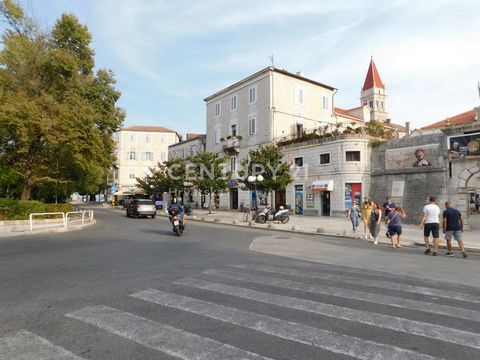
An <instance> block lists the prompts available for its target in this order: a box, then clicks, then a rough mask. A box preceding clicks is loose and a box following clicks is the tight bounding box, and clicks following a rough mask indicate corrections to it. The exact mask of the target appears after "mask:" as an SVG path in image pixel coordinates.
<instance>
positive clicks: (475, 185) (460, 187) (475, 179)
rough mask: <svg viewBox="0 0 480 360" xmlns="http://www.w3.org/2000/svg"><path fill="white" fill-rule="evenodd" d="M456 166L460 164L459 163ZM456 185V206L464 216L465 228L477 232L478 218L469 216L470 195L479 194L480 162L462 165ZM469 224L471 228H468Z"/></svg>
mask: <svg viewBox="0 0 480 360" xmlns="http://www.w3.org/2000/svg"><path fill="white" fill-rule="evenodd" d="M465 161H468V160H465ZM457 164H460V162H458V163H457ZM456 185H457V186H456V188H457V196H458V198H457V200H458V201H457V202H456V205H457V206H458V209H459V210H460V211H461V212H462V214H463V215H464V220H465V225H466V226H465V228H466V229H467V230H470V229H471V230H478V229H477V227H478V226H479V224H477V223H478V216H474V217H471V214H470V207H471V205H470V193H471V192H472V191H474V192H477V193H478V192H480V162H471V163H470V164H468V163H464V168H463V170H462V171H461V172H460V174H459V175H458V177H457V184H456ZM454 203H455V201H454ZM470 224H471V225H472V227H470Z"/></svg>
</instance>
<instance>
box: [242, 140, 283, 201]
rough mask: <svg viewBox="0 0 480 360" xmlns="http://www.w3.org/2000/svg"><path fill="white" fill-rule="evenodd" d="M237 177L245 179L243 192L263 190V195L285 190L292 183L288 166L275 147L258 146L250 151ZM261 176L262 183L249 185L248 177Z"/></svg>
mask: <svg viewBox="0 0 480 360" xmlns="http://www.w3.org/2000/svg"><path fill="white" fill-rule="evenodd" d="M241 165H242V171H240V172H239V175H240V176H241V177H242V178H244V179H245V181H244V184H243V190H254V189H257V190H263V191H264V192H265V194H266V195H267V198H268V194H270V193H272V192H273V191H275V190H280V189H285V188H286V187H287V186H288V185H289V184H290V183H291V182H292V181H293V177H292V175H291V174H290V166H289V165H288V163H286V162H285V161H284V160H283V154H282V152H281V151H280V149H279V148H278V147H277V146H275V145H266V146H260V147H258V148H257V149H255V150H250V152H249V156H248V158H247V159H245V160H243V161H242V163H241ZM259 174H261V175H262V176H263V181H261V182H258V183H256V185H255V184H251V183H249V182H248V181H247V179H248V176H250V175H259Z"/></svg>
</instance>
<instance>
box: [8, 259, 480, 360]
mask: <svg viewBox="0 0 480 360" xmlns="http://www.w3.org/2000/svg"><path fill="white" fill-rule="evenodd" d="M370 275H372V276H370ZM412 281H413V280H412ZM353 285H355V286H354V287H353ZM163 287H164V288H165V286H163ZM164 288H163V289H162V287H161V286H154V287H152V288H149V289H144V290H140V291H136V292H133V293H131V294H127V296H126V298H128V299H132V300H135V301H137V302H140V303H142V304H149V306H151V307H153V309H155V311H156V312H159V313H165V312H168V311H172V312H181V313H182V314H183V315H182V317H187V318H189V317H191V318H192V321H199V320H198V319H205V321H213V323H212V324H211V326H215V324H217V323H218V324H225V326H229V327H233V328H234V329H236V331H240V332H241V333H243V334H248V335H250V338H251V337H252V336H253V337H254V338H255V339H257V342H258V344H253V345H252V346H247V345H248V344H247V345H245V346H241V344H240V345H239V343H238V342H237V343H232V342H231V341H230V342H229V341H228V337H226V338H224V337H223V336H218V334H217V333H215V332H212V333H209V335H206V334H205V333H202V332H201V331H196V329H195V328H193V329H186V328H185V326H183V325H182V323H181V322H178V324H177V323H175V324H174V325H172V324H171V323H170V324H168V323H163V322H162V320H159V319H158V318H157V317H155V316H148V315H149V314H144V313H142V311H140V310H139V309H138V308H135V307H134V306H133V305H130V307H129V306H125V307H119V306H117V307H116V306H113V305H112V304H96V305H90V306H87V307H83V308H79V309H76V310H74V311H71V312H69V313H66V314H64V316H63V319H64V322H65V324H66V325H65V326H68V325H69V324H70V325H72V326H73V324H75V326H81V327H82V328H83V327H84V328H85V329H92V328H93V329H96V331H98V332H99V333H100V334H108V336H112V335H113V336H115V337H118V338H119V339H122V341H130V342H133V343H136V344H138V345H139V346H142V347H146V348H148V349H151V350H152V351H154V352H158V354H159V358H162V357H161V356H162V355H161V354H164V356H165V358H171V357H174V358H178V359H185V360H193V359H195V360H198V359H204V360H217V359H218V360H221V359H232V360H236V359H239V360H240V359H252V360H254V359H255V360H256V359H289V357H288V356H290V355H288V354H285V353H282V351H280V350H278V352H275V349H273V350H272V349H271V348H262V346H260V344H262V342H268V341H271V339H272V337H273V338H275V339H277V340H276V341H286V342H289V344H290V343H291V344H293V345H292V347H293V349H294V350H295V346H298V348H299V349H302V350H303V349H306V348H308V349H309V351H310V352H309V353H308V354H310V355H305V357H302V353H300V352H299V353H298V354H297V355H296V356H295V358H297V359H303V358H305V359H323V358H332V359H333V358H337V357H338V358H341V359H347V358H348V359H364V360H371V359H374V360H377V359H389V360H390V359H393V360H396V359H398V360H400V359H419V360H423V359H425V360H427V359H449V358H455V359H479V358H480V306H479V305H478V304H479V303H480V301H479V297H478V295H479V294H480V288H468V289H465V287H456V286H455V285H452V284H440V283H433V282H432V285H431V286H429V285H428V284H426V283H423V284H419V285H417V284H416V285H411V284H408V283H401V282H396V281H395V280H394V279H392V277H391V276H382V274H381V273H372V271H370V272H369V273H365V274H361V273H359V272H358V271H356V270H355V269H351V270H345V269H342V272H341V274H339V273H338V272H337V271H335V269H333V268H332V267H322V268H321V271H318V270H317V271H315V268H314V267H312V265H311V264H308V266H305V267H301V266H295V267H289V266H287V265H282V266H270V265H264V264H232V265H229V266H225V267H223V268H212V269H207V270H205V271H204V272H202V273H200V274H195V275H193V276H189V277H184V278H180V279H178V280H176V281H173V282H172V283H171V284H168V286H166V288H168V289H164ZM359 288H361V290H360V289H359ZM135 303H136V302H135ZM349 304H351V305H349ZM376 306H379V307H383V309H384V310H385V309H391V310H392V312H391V313H388V314H386V313H385V311H384V310H383V311H381V310H380V308H379V310H378V311H377V310H376V309H377V307H376ZM267 307H268V308H274V309H277V311H276V312H275V311H273V312H269V311H266V308H267ZM279 309H280V310H279ZM412 311H413V312H415V314H418V316H417V317H415V318H412V316H411V315H410V316H409V315H408V312H412ZM284 314H285V315H284ZM295 315H297V316H295ZM421 315H424V316H421ZM425 315H427V316H430V317H431V318H432V321H426V320H425V318H426V317H425ZM437 316H440V317H441V320H442V321H443V322H440V323H439V322H438V321H437V322H436V321H433V319H434V318H435V317H437ZM152 317H153V318H152ZM195 319H196V320H195ZM292 319H294V320H292ZM458 319H461V321H457V320H458ZM462 324H464V326H463V325H462ZM218 326H220V325H218ZM350 329H360V331H355V332H354V331H351V330H350ZM369 332H373V333H374V334H376V335H375V336H369V335H368V334H369ZM396 337H398V338H401V339H402V341H400V340H398V341H397V340H395V338H396ZM410 342H411V343H410ZM430 342H433V343H434V345H435V346H433V347H421V346H418V344H428V343H430ZM295 344H297V345H295ZM414 345H415V346H414ZM67 347H68V346H67ZM113 350H114V349H112V351H113ZM77 351H78V348H77ZM311 354H317V355H314V356H313V357H312V355H311ZM326 354H327V355H326ZM0 359H1V360H3V359H5V360H6V359H9V360H21V359H22V360H30V359H32V360H43V359H45V360H46V359H53V360H57V359H58V360H59V359H65V360H82V359H84V358H83V357H82V354H81V353H77V354H75V351H73V350H72V349H68V348H64V347H62V346H60V345H58V344H55V339H48V338H46V337H41V336H39V335H38V334H35V333H34V332H31V331H28V330H21V331H20V332H18V333H17V334H13V335H9V336H6V337H4V338H0Z"/></svg>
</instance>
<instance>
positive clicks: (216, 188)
mask: <svg viewBox="0 0 480 360" xmlns="http://www.w3.org/2000/svg"><path fill="white" fill-rule="evenodd" d="M189 161H190V162H191V167H190V168H189V171H188V173H187V181H191V182H192V183H193V185H194V186H195V187H196V188H197V189H198V190H199V191H201V192H202V194H208V198H209V201H208V213H209V214H211V213H212V195H213V194H218V193H222V192H225V191H227V189H228V181H229V180H230V179H231V176H232V173H231V172H229V171H227V170H226V167H225V166H226V162H227V159H226V158H225V157H219V156H218V155H217V154H214V153H211V152H200V153H198V154H197V155H195V156H193V157H190V158H189Z"/></svg>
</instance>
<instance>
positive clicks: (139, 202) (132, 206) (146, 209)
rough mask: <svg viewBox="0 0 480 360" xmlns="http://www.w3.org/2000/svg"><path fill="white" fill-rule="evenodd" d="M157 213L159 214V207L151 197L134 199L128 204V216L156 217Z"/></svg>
mask: <svg viewBox="0 0 480 360" xmlns="http://www.w3.org/2000/svg"><path fill="white" fill-rule="evenodd" d="M155 215H157V208H156V207H155V204H154V203H153V201H152V200H150V199H133V200H132V201H131V202H130V203H129V204H128V205H127V217H130V216H133V217H134V218H137V217H139V216H145V217H147V216H151V217H152V219H155Z"/></svg>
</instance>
